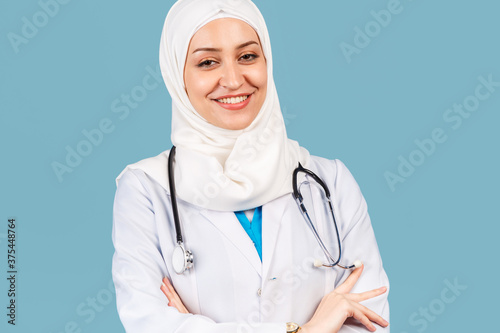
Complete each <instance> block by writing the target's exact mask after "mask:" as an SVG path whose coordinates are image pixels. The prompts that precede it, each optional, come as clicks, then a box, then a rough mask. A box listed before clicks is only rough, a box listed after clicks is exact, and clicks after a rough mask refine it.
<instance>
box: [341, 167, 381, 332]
mask: <svg viewBox="0 0 500 333" xmlns="http://www.w3.org/2000/svg"><path fill="white" fill-rule="evenodd" d="M335 162H336V166H337V167H336V172H337V176H336V178H335V179H336V181H335V186H334V188H335V193H333V195H334V196H336V198H337V206H338V207H337V209H338V210H339V213H340V218H341V219H342V221H343V223H342V228H341V237H342V246H343V249H344V253H343V259H342V262H344V263H347V264H351V263H353V262H354V261H355V260H357V259H359V260H361V261H362V262H363V264H364V268H363V273H362V274H361V276H360V278H359V279H358V281H357V283H356V285H355V286H354V288H353V289H352V290H351V292H353V293H360V292H364V291H368V290H372V289H376V288H380V287H383V286H386V287H387V291H386V292H385V293H384V294H382V295H380V296H377V297H375V298H372V299H369V300H367V301H364V302H361V304H362V305H364V306H366V307H368V308H370V309H371V310H373V311H374V312H375V313H377V314H379V315H380V316H381V317H382V318H384V319H385V320H387V321H389V303H388V299H387V297H388V294H389V280H388V278H387V275H386V273H385V270H384V268H383V265H382V258H381V256H380V252H379V248H378V245H377V241H376V239H375V234H374V231H373V228H372V224H371V221H370V217H369V215H368V208H367V204H366V201H365V198H364V197H363V195H362V194H361V190H360V188H359V186H358V184H357V183H356V181H355V180H354V177H353V176H352V174H351V173H350V172H349V170H348V169H347V167H346V166H345V165H344V164H343V163H342V162H341V161H339V160H335ZM334 198H335V197H334ZM339 272H340V274H339V275H338V276H337V278H336V283H335V286H338V285H339V284H341V283H342V282H343V281H344V280H345V279H346V278H347V277H348V276H349V274H350V272H351V271H350V270H343V269H339ZM374 325H375V326H376V328H377V332H379V333H389V331H390V328H389V326H388V327H387V328H383V327H380V326H378V325H377V324H374ZM339 332H340V333H347V332H369V331H368V330H367V329H366V327H365V326H363V325H361V324H360V323H359V322H358V321H356V320H353V319H352V318H351V319H349V320H348V321H346V323H345V325H344V326H343V327H342V329H341V330H340V331H339Z"/></svg>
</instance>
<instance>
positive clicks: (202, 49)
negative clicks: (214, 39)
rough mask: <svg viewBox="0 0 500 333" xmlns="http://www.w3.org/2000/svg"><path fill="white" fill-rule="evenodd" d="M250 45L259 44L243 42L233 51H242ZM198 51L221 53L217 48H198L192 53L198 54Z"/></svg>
mask: <svg viewBox="0 0 500 333" xmlns="http://www.w3.org/2000/svg"><path fill="white" fill-rule="evenodd" d="M251 44H257V45H259V43H257V42H255V41H253V40H251V41H248V42H245V43H243V44H240V45H238V46H237V47H236V48H235V50H239V49H242V48H244V47H245V46H248V45H251ZM200 51H208V52H221V51H222V49H219V48H213V47H200V48H198V49H196V50H194V51H193V53H196V52H200Z"/></svg>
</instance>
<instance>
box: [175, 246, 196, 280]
mask: <svg viewBox="0 0 500 333" xmlns="http://www.w3.org/2000/svg"><path fill="white" fill-rule="evenodd" d="M172 266H174V271H175V272H176V273H177V274H182V273H184V272H185V271H186V270H188V269H190V268H191V267H193V254H192V253H191V251H189V250H186V249H185V248H184V246H183V244H182V243H178V244H177V245H176V246H175V249H174V252H173V253H172Z"/></svg>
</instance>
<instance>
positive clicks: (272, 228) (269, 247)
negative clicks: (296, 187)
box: [262, 194, 292, 278]
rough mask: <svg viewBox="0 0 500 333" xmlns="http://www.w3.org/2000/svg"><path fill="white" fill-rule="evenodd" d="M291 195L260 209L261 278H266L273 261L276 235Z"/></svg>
mask: <svg viewBox="0 0 500 333" xmlns="http://www.w3.org/2000/svg"><path fill="white" fill-rule="evenodd" d="M290 201H292V200H291V194H287V195H284V196H281V197H279V198H277V199H275V200H273V201H271V202H269V203H268V204H267V205H264V206H263V207H262V266H263V267H262V276H263V278H267V274H268V272H269V268H270V266H271V263H272V261H273V255H274V250H275V248H276V241H277V239H278V233H279V229H280V225H281V221H282V220H283V214H284V212H285V208H286V207H287V206H288V205H289V204H290Z"/></svg>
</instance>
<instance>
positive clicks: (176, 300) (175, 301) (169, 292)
mask: <svg viewBox="0 0 500 333" xmlns="http://www.w3.org/2000/svg"><path fill="white" fill-rule="evenodd" d="M161 288H162V291H163V289H165V291H163V293H164V294H165V296H167V298H168V300H169V306H174V307H175V308H176V309H177V311H179V312H180V313H189V311H188V310H187V309H186V307H185V306H184V303H182V300H181V299H180V297H179V295H178V294H177V292H176V291H175V289H174V286H172V284H171V283H170V280H169V279H168V278H167V277H165V278H163V284H162V287H161Z"/></svg>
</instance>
